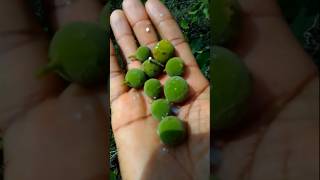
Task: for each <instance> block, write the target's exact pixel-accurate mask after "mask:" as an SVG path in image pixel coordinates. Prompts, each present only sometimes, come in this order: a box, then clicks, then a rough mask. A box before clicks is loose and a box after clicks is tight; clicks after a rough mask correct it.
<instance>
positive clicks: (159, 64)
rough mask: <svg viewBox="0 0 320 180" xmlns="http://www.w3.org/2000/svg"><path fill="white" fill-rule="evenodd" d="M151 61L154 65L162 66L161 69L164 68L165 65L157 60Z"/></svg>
mask: <svg viewBox="0 0 320 180" xmlns="http://www.w3.org/2000/svg"><path fill="white" fill-rule="evenodd" d="M150 61H151V62H152V63H154V64H156V65H158V66H160V67H162V68H164V65H163V64H161V63H159V62H158V61H156V60H154V59H150Z"/></svg>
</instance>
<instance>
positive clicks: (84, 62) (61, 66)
mask: <svg viewBox="0 0 320 180" xmlns="http://www.w3.org/2000/svg"><path fill="white" fill-rule="evenodd" d="M107 47H108V37H107V33H106V32H105V30H104V29H103V28H102V27H101V26H99V25H97V24H94V23H87V22H74V23H70V24H67V25H65V26H64V27H62V29H60V30H59V31H58V32H57V33H56V34H55V35H54V37H53V39H52V41H51V44H50V48H49V59H50V62H49V64H48V65H47V66H45V67H44V68H42V69H40V70H39V71H38V72H37V74H38V76H43V75H45V74H47V73H49V72H56V73H58V74H59V75H60V76H61V77H63V78H64V79H65V80H67V81H70V82H76V83H82V84H92V83H97V82H99V81H100V80H102V79H105V78H106V76H107V75H106V73H105V72H106V71H107V69H106V67H107V63H106V62H107V61H106V57H108V50H107Z"/></svg>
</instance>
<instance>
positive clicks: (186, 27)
mask: <svg viewBox="0 0 320 180" xmlns="http://www.w3.org/2000/svg"><path fill="white" fill-rule="evenodd" d="M180 26H181V28H182V29H184V30H187V29H188V28H189V25H188V22H187V21H186V20H185V19H183V20H182V21H181V22H180Z"/></svg>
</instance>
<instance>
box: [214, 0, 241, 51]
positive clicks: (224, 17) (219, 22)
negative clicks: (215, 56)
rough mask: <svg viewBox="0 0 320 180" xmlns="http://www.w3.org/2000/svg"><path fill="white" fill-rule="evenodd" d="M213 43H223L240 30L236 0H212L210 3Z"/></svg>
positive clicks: (231, 38) (227, 41) (232, 37)
mask: <svg viewBox="0 0 320 180" xmlns="http://www.w3.org/2000/svg"><path fill="white" fill-rule="evenodd" d="M210 7H211V8H209V9H210V10H211V12H210V14H212V17H215V18H212V19H211V21H212V23H211V25H212V28H211V30H212V34H213V36H212V37H213V43H214V44H217V45H225V44H227V43H229V42H230V41H231V40H233V39H234V38H235V36H236V35H237V33H238V32H239V30H240V28H239V27H240V26H241V15H240V10H239V9H240V8H239V4H238V1H237V0H214V1H212V2H211V5H210Z"/></svg>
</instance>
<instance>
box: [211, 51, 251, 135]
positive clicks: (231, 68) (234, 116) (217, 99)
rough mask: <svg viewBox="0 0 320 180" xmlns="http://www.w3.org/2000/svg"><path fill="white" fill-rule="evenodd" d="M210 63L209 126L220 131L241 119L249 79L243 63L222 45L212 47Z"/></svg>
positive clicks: (245, 105) (248, 95) (243, 112)
mask: <svg viewBox="0 0 320 180" xmlns="http://www.w3.org/2000/svg"><path fill="white" fill-rule="evenodd" d="M211 62H212V64H211V69H214V71H211V72H210V76H211V82H212V83H213V86H212V87H211V88H210V91H211V97H212V98H211V104H213V106H211V107H210V109H211V112H214V113H213V114H212V116H211V128H212V129H214V130H217V131H221V130H224V129H227V128H231V127H234V126H235V125H237V124H238V123H239V122H240V120H241V119H242V118H243V116H244V114H245V113H246V111H247V108H248V100H249V97H250V95H251V91H252V80H251V77H250V74H249V71H248V69H247V67H246V65H245V64H244V63H243V62H242V61H241V60H240V58H239V57H238V56H237V55H236V54H234V53H233V52H231V51H230V50H228V49H226V48H223V47H218V46H214V47H213V59H212V60H211Z"/></svg>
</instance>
